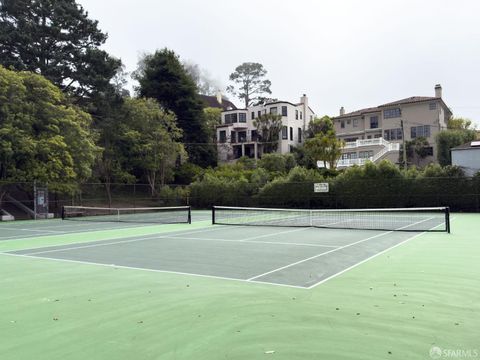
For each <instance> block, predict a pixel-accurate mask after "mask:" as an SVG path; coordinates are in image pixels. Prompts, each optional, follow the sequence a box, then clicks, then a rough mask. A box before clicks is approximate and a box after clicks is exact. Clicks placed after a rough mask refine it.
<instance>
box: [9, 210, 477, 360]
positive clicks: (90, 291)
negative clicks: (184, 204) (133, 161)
mask: <svg viewBox="0 0 480 360" xmlns="http://www.w3.org/2000/svg"><path fill="white" fill-rule="evenodd" d="M222 211H227V210H225V209H223V210H219V211H217V213H216V215H217V219H216V222H230V223H231V225H220V224H218V225H212V211H192V213H191V220H192V221H191V224H188V223H180V224H146V223H129V222H96V221H75V220H74V221H67V220H63V221H62V220H59V219H55V220H44V221H26V222H13V223H0V271H1V272H2V277H1V278H0V286H1V287H2V289H4V290H3V291H2V292H0V309H1V312H2V316H1V317H0V319H1V321H0V335H1V336H0V337H1V338H2V341H0V349H1V353H2V359H20V358H25V359H28V358H36V359H52V358H70V359H84V358H85V357H88V358H91V359H103V358H107V357H108V358H116V359H132V358H142V359H174V358H176V359H192V358H195V359H205V360H207V359H208V360H210V359H224V358H232V359H245V358H248V359H264V358H272V359H273V358H279V359H285V360H287V359H288V360H291V359H310V358H312V359H315V358H332V359H334V358H335V359H337V358H338V359H359V358H362V359H363V358H364V359H367V358H368V359H385V358H390V359H405V358H412V359H417V358H418V359H423V358H429V351H430V349H431V348H432V347H434V346H437V347H440V348H442V349H443V348H446V349H456V348H458V347H460V346H461V348H462V349H473V350H475V349H478V346H479V343H478V336H479V332H478V321H480V318H479V316H478V314H479V313H480V307H479V304H480V302H478V299H479V296H480V295H479V292H478V287H477V286H476V284H477V282H478V276H479V274H480V268H479V265H478V264H479V262H478V254H479V246H478V241H477V240H478V239H477V236H476V234H478V223H479V220H480V219H479V216H478V214H452V224H451V227H452V233H451V234H449V233H447V232H446V231H443V232H423V231H418V229H419V228H418V229H417V231H413V232H410V231H392V230H365V229H364V230H354V229H336V228H315V227H303V224H300V227H295V226H294V225H295V224H297V225H299V220H300V219H304V214H300V215H301V216H300V215H299V214H298V213H297V212H289V213H288V214H287V217H286V218H285V217H284V216H283V215H282V217H281V219H283V220H279V217H277V216H276V215H272V214H265V213H263V214H262V215H260V216H254V217H253V218H255V219H256V221H258V222H259V223H258V224H256V225H260V222H261V223H262V224H263V226H251V224H250V225H249V224H248V222H251V220H252V218H251V213H249V212H248V213H236V215H234V216H230V215H229V214H227V212H228V211H227V212H225V213H223V214H222ZM275 214H276V213H275ZM329 216H330V215H329ZM335 216H337V215H335ZM365 216H367V214H361V216H360V215H359V216H357V217H356V220H355V221H353V222H351V223H342V224H341V226H344V227H346V226H351V227H353V226H357V227H358V226H364V225H365V222H366V221H367V220H366V218H365ZM350 217H351V216H350ZM389 218H391V217H389ZM394 218H395V219H396V220H395V221H394V223H392V225H395V226H397V227H399V223H401V224H402V225H400V227H404V226H408V225H405V224H404V222H405V221H406V220H405V216H398V215H397V216H394ZM435 218H436V219H437V220H434V219H432V215H431V214H429V215H427V216H424V215H421V217H420V218H419V217H418V216H417V215H415V217H414V218H413V217H412V218H410V220H408V221H409V222H410V225H411V226H413V227H418V223H419V221H420V223H421V224H423V225H422V226H423V227H424V228H425V229H427V228H429V229H432V228H433V229H435V228H440V229H443V230H444V227H443V226H444V224H443V223H442V219H444V218H442V217H440V216H438V217H437V216H436V215H435ZM247 219H248V221H247ZM286 219H289V221H290V224H288V225H289V226H285V225H287V224H286ZM315 219H317V220H316V221H317V225H318V226H323V225H325V224H330V225H328V226H332V225H333V226H339V224H332V223H336V222H337V221H330V222H327V223H326V222H325V221H323V220H320V219H318V217H315ZM360 219H361V220H360ZM76 220H79V219H76ZM337 220H338V219H337ZM423 220H425V221H423ZM276 221H280V222H279V223H276V224H274V226H271V225H272V223H271V222H276ZM341 221H345V220H343V219H342V220H341ZM370 221H372V219H370ZM265 222H270V225H264V223H265ZM307 222H308V223H309V224H310V223H314V222H315V220H314V218H313V217H310V219H308V221H307ZM233 223H243V224H241V225H233ZM387 223H388V221H386V220H385V219H384V220H383V222H382V227H385V224H387ZM362 224H363V225H362ZM414 224H415V225H414ZM404 230H408V229H404ZM399 245H401V246H399ZM473 350H472V351H473Z"/></svg>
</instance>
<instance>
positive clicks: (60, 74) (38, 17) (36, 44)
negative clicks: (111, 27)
mask: <svg viewBox="0 0 480 360" xmlns="http://www.w3.org/2000/svg"><path fill="white" fill-rule="evenodd" d="M106 39H107V35H105V34H104V33H102V32H101V31H100V30H99V29H98V22H97V21H94V20H91V19H89V18H88V13H87V12H85V11H84V9H83V8H82V7H81V6H80V5H78V4H77V3H76V2H75V1H74V0H3V1H2V2H1V3H0V64H2V65H4V66H5V67H13V68H14V69H16V70H28V71H32V72H36V73H40V74H42V75H43V76H45V77H46V78H47V79H49V80H50V81H52V82H53V83H54V84H55V85H57V86H59V87H60V88H61V89H62V90H64V91H67V92H68V93H70V94H74V95H76V96H77V97H79V98H83V97H90V96H91V95H92V93H94V92H98V91H101V90H102V89H105V88H106V87H108V86H109V81H110V79H111V78H112V77H113V76H114V75H115V73H116V71H117V69H118V67H119V66H120V64H121V63H120V60H117V59H114V58H112V57H111V56H109V55H108V54H107V53H106V52H105V51H103V50H100V48H99V47H100V46H101V45H102V44H104V43H105V41H106Z"/></svg>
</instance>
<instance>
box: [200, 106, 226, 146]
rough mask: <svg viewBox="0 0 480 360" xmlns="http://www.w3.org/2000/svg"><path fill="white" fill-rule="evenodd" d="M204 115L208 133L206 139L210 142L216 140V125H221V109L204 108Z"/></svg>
mask: <svg viewBox="0 0 480 360" xmlns="http://www.w3.org/2000/svg"><path fill="white" fill-rule="evenodd" d="M203 113H204V115H205V128H206V131H207V133H208V137H209V139H210V140H211V141H212V142H215V141H216V139H217V125H220V124H221V123H222V109H220V108H213V107H206V108H205V109H203Z"/></svg>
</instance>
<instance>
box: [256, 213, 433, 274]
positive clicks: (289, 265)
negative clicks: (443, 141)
mask: <svg viewBox="0 0 480 360" xmlns="http://www.w3.org/2000/svg"><path fill="white" fill-rule="evenodd" d="M431 219H433V217H432V218H429V219H425V220H422V221H417V222H416V223H413V224H410V225H408V226H413V225H417V224H419V223H422V222H425V221H428V220H431ZM408 226H403V227H401V228H398V229H396V230H402V229H404V228H406V227H408ZM396 230H391V231H387V232H384V233H381V234H378V235H374V236H370V237H368V238H366V239H363V240H359V241H355V242H353V243H350V244H347V245H344V246H340V247H338V248H336V249H332V250H330V251H326V252H324V253H321V254H317V255H314V256H311V257H309V258H306V259H303V260H299V261H296V262H294V263H291V264H288V265H285V266H282V267H279V268H277V269H273V270H270V271H267V272H265V273H263V274H260V275H256V276H254V277H251V278H250V279H247V280H255V279H258V278H261V277H263V276H266V275H269V274H272V273H274V272H277V271H280V270H284V269H288V268H289V267H292V266H295V265H298V264H301V263H304V262H306V261H309V260H313V259H316V258H319V257H321V256H325V255H328V254H331V253H333V252H336V251H340V250H343V249H346V248H348V247H350V246H353V245H357V244H360V243H362V242H364V241H368V240H371V239H375V238H377V237H380V236H383V235H387V234H391V233H393V232H394V231H396Z"/></svg>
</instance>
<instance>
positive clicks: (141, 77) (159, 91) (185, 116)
mask: <svg viewBox="0 0 480 360" xmlns="http://www.w3.org/2000/svg"><path fill="white" fill-rule="evenodd" d="M134 78H135V79H136V80H137V81H138V82H139V87H138V88H137V91H138V93H139V95H140V96H143V97H148V98H153V99H156V100H157V101H158V102H159V103H160V105H161V106H162V107H163V108H164V109H165V110H167V111H171V112H173V113H174V114H175V115H176V117H177V124H178V126H179V127H180V128H181V129H182V130H183V137H182V140H183V142H184V143H185V148H186V150H187V152H188V155H189V158H190V161H192V162H193V163H194V164H197V165H199V166H202V167H207V166H211V165H215V164H216V153H215V146H214V144H213V143H212V142H211V140H210V138H209V134H208V130H207V127H206V124H205V116H204V113H203V103H202V101H201V100H200V98H199V97H198V94H197V87H196V86H195V83H194V82H193V80H192V79H191V78H190V76H189V75H188V74H187V72H186V71H185V68H184V67H183V66H182V64H181V63H180V60H179V58H178V56H177V55H176V54H175V53H174V52H173V51H171V50H168V49H166V48H165V49H163V50H157V51H156V52H155V53H154V54H151V55H145V56H144V57H143V59H142V60H141V61H140V64H139V67H138V69H137V71H136V72H135V73H134Z"/></svg>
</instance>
